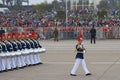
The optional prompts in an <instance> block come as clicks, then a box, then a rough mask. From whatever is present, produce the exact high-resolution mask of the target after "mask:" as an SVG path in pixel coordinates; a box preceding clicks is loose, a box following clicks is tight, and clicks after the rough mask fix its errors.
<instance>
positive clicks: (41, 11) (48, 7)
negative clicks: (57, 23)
mask: <svg viewBox="0 0 120 80" xmlns="http://www.w3.org/2000/svg"><path fill="white" fill-rule="evenodd" d="M52 8H53V5H52V4H48V3H47V2H45V3H41V4H38V5H35V6H33V10H35V11H36V12H37V14H38V16H41V17H42V16H44V14H45V11H51V10H52Z"/></svg>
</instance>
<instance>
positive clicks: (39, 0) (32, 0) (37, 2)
mask: <svg viewBox="0 0 120 80" xmlns="http://www.w3.org/2000/svg"><path fill="white" fill-rule="evenodd" d="M46 1H47V2H48V3H50V2H52V1H53V0H46ZM96 1H100V0H96ZM1 2H2V0H0V3H1ZM29 2H30V5H32V4H39V3H41V2H45V0H29Z"/></svg>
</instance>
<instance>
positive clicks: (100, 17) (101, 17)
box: [98, 9, 107, 19]
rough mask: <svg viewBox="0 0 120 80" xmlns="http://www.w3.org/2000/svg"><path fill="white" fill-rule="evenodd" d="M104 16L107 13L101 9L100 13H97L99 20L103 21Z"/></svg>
mask: <svg viewBox="0 0 120 80" xmlns="http://www.w3.org/2000/svg"><path fill="white" fill-rule="evenodd" d="M105 16H107V11H106V10H105V9H102V10H101V11H99V12H98V18H99V19H104V18H105Z"/></svg>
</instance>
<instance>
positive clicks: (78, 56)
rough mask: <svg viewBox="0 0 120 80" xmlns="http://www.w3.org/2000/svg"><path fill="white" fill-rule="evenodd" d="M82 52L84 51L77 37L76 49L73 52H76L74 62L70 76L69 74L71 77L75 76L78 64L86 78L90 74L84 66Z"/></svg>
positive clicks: (80, 40) (80, 39)
mask: <svg viewBox="0 0 120 80" xmlns="http://www.w3.org/2000/svg"><path fill="white" fill-rule="evenodd" d="M84 51H85V48H84V46H83V44H82V38H81V37H79V38H78V44H77V45H76V49H75V52H77V54H76V61H75V64H74V67H73V69H72V71H71V74H70V75H71V76H76V71H77V69H78V66H79V64H82V67H83V69H84V71H85V74H86V76H88V75H91V73H90V72H89V70H88V69H87V66H86V63H85V59H84Z"/></svg>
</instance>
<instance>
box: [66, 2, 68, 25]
mask: <svg viewBox="0 0 120 80" xmlns="http://www.w3.org/2000/svg"><path fill="white" fill-rule="evenodd" d="M67 12H68V6H67V0H66V26H67V22H68V13H67Z"/></svg>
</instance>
